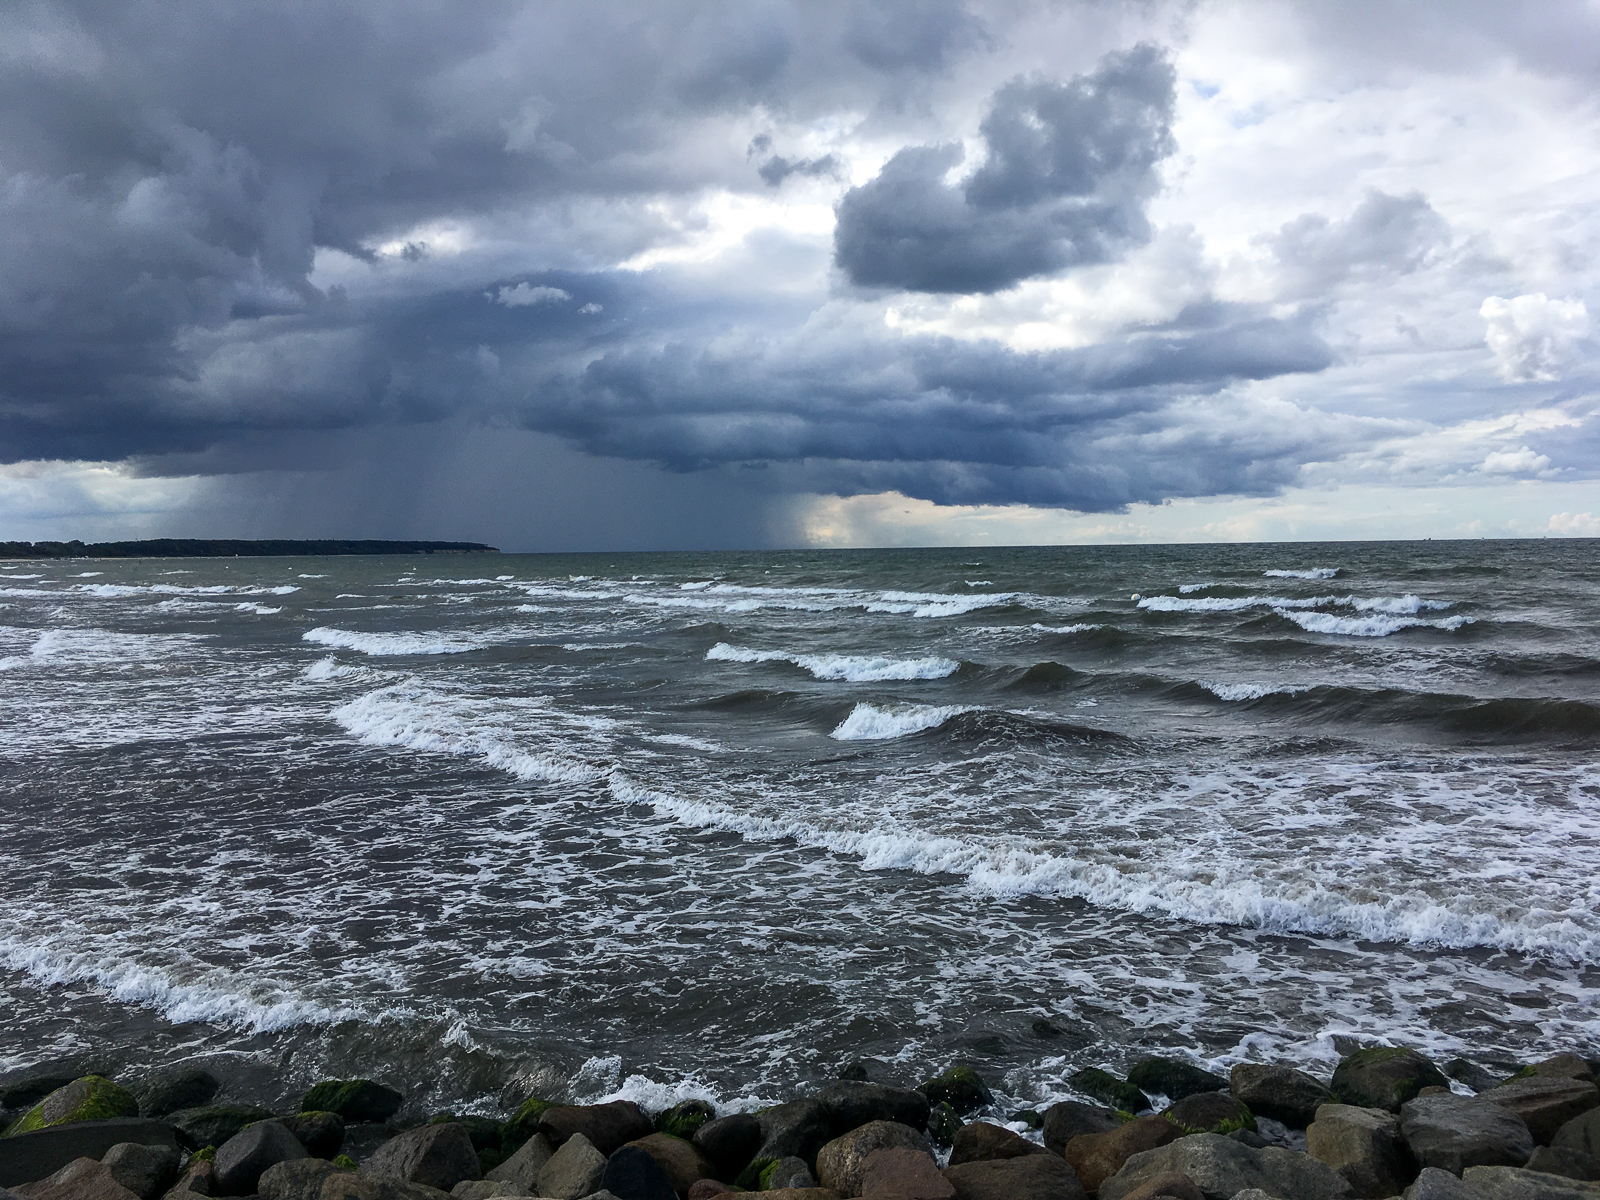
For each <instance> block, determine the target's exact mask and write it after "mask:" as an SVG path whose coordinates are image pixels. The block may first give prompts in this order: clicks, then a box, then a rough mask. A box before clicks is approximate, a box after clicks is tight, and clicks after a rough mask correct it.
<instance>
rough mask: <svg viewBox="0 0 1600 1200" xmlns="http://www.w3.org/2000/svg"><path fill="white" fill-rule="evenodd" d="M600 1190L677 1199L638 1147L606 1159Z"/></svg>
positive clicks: (652, 1199)
mask: <svg viewBox="0 0 1600 1200" xmlns="http://www.w3.org/2000/svg"><path fill="white" fill-rule="evenodd" d="M780 1165H781V1164H780ZM805 1166H806V1165H805V1163H801V1164H800V1169H801V1170H802V1171H804V1170H805ZM810 1177H811V1172H809V1171H806V1178H807V1179H809V1178H810ZM773 1186H774V1187H778V1186H782V1185H779V1184H774V1185H773ZM600 1190H601V1191H603V1192H610V1193H611V1194H612V1195H614V1196H618V1197H620V1198H621V1200H677V1192H676V1191H675V1190H674V1189H673V1186H672V1180H670V1179H668V1178H667V1173H666V1172H665V1171H664V1170H662V1169H661V1164H660V1163H658V1162H656V1160H655V1159H654V1157H652V1156H651V1155H650V1154H648V1153H647V1152H646V1151H644V1150H641V1149H640V1148H639V1147H638V1146H623V1147H621V1148H620V1149H618V1150H617V1152H616V1153H615V1154H613V1155H612V1156H611V1157H610V1158H609V1159H607V1160H606V1170H605V1174H604V1175H602V1176H601V1177H600Z"/></svg>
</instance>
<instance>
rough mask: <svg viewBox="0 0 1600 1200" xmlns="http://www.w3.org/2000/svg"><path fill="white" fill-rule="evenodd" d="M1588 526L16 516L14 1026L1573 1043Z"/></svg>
mask: <svg viewBox="0 0 1600 1200" xmlns="http://www.w3.org/2000/svg"><path fill="white" fill-rule="evenodd" d="M1597 748H1600V571H1597V569H1596V543H1594V542H1554V541H1538V542H1470V543H1468V542H1461V543H1427V544H1417V543H1405V544H1400V543H1375V544H1351V543H1344V544H1334V545H1329V544H1321V545H1303V546H1302V545H1275V546H1192V547H1119V548H1047V549H1017V550H972V549H964V550H948V551H946V550H939V551H927V550H918V551H829V552H788V553H744V554H671V555H669V554H600V555H572V556H555V555H459V556H457V555H450V556H445V555H434V556H409V557H397V558H317V559H227V560H222V559H191V560H181V559H169V560H138V561H109V560H107V561H90V560H78V561H71V562H67V561H52V562H45V563H3V564H0V798H3V806H4V813H5V819H6V831H5V835H4V837H3V838H0V872H3V878H4V879H5V881H6V883H5V889H4V894H5V902H4V905H3V906H0V1005H4V1006H5V1008H6V1010H7V1011H8V1013H9V1014H10V1019H9V1021H8V1022H7V1028H8V1033H9V1034H10V1036H9V1038H8V1039H7V1041H6V1042H5V1044H4V1045H3V1046H0V1077H5V1076H15V1075H18V1074H21V1073H25V1072H26V1071H28V1070H30V1069H33V1068H36V1067H39V1066H42V1065H48V1064H53V1063H60V1062H67V1063H75V1064H78V1065H94V1066H102V1067H107V1068H114V1069H120V1070H123V1071H132V1072H134V1073H135V1074H136V1073H137V1072H138V1071H139V1070H145V1069H151V1068H154V1067H156V1066H158V1065H161V1064H165V1063H172V1062H177V1061H182V1060H189V1059H196V1058H198V1059H203V1060H204V1061H205V1062H206V1063H207V1064H208V1065H210V1066H211V1067H212V1069H214V1070H217V1071H219V1072H220V1073H223V1074H224V1075H226V1076H227V1077H228V1078H229V1080H230V1086H231V1090H232V1091H234V1092H235V1093H236V1094H238V1095H241V1096H248V1095H252V1094H254V1095H257V1096H258V1097H259V1098H260V1099H263V1100H267V1101H269V1102H270V1101H274V1100H278V1099H281V1097H278V1096H276V1095H273V1094H270V1093H271V1092H272V1090H273V1089H276V1088H280V1087H282V1086H285V1081H288V1082H289V1083H290V1084H292V1085H293V1086H296V1087H298V1086H301V1085H303V1084H306V1083H309V1082H311V1081H312V1080H314V1079H316V1078H320V1077H325V1076H328V1075H339V1076H348V1075H352V1074H368V1075H372V1076H373V1077H375V1078H379V1079H385V1080H388V1081H391V1082H394V1083H395V1084H396V1085H397V1086H399V1087H401V1088H402V1090H404V1091H406V1092H408V1094H409V1095H410V1096H411V1097H412V1103H413V1104H414V1105H416V1106H418V1107H419V1110H420V1109H429V1110H436V1109H441V1108H445V1107H455V1108H457V1109H475V1110H478V1111H484V1112H491V1111H494V1110H495V1108H496V1106H497V1105H498V1104H499V1103H500V1102H501V1097H502V1095H503V1094H505V1095H511V1094H525V1093H526V1092H528V1091H533V1090H543V1091H544V1092H546V1093H547V1094H555V1093H561V1094H565V1095H569V1096H571V1097H573V1098H579V1099H593V1098H599V1097H601V1096H605V1095H610V1094H615V1093H618V1092H620V1093H622V1094H626V1095H630V1096H633V1097H634V1098H638V1099H641V1100H644V1101H646V1102H647V1103H653V1104H659V1103H664V1102H666V1101H667V1100H668V1099H670V1098H674V1097H682V1096H690V1095H702V1096H707V1097H710V1098H714V1099H716V1100H717V1101H719V1102H721V1103H725V1104H727V1103H732V1104H738V1103H745V1104H752V1103H755V1102H757V1101H760V1100H769V1099H774V1098H779V1097H782V1096H785V1095H787V1094H789V1093H790V1092H792V1091H793V1090H794V1089H795V1088H796V1087H797V1086H804V1085H806V1084H808V1083H812V1082H818V1081H821V1080H824V1079H827V1078H831V1077H833V1076H834V1075H835V1074H836V1073H837V1071H838V1069H839V1067H841V1066H842V1065H843V1064H845V1063H847V1062H849V1061H852V1060H855V1059H877V1060H880V1061H881V1062H882V1063H883V1064H884V1065H883V1066H881V1067H877V1068H874V1070H875V1071H880V1072H881V1073H883V1074H884V1075H885V1076H886V1077H892V1078H896V1079H898V1080H900V1081H902V1082H907V1083H914V1082H916V1081H918V1080H919V1079H921V1078H924V1077H926V1076H927V1075H928V1074H931V1073H933V1072H935V1071H937V1070H940V1069H942V1068H943V1067H945V1066H947V1065H948V1064H949V1063H950V1062H951V1061H953V1060H957V1059H960V1060H965V1061H969V1062H972V1063H973V1064H974V1065H976V1066H978V1067H979V1069H980V1070H981V1071H982V1072H983V1073H984V1075H985V1076H986V1078H988V1079H989V1080H990V1081H991V1083H993V1084H994V1085H996V1090H997V1091H999V1092H1001V1093H1002V1106H1004V1105H1013V1104H1029V1105H1031V1104H1036V1103H1043V1102H1047V1101H1049V1100H1051V1099H1053V1098H1056V1097H1059V1096H1061V1095H1065V1094H1066V1087H1065V1084H1064V1083H1063V1080H1064V1078H1065V1076H1067V1075H1069V1074H1071V1073H1072V1072H1073V1071H1074V1070H1076V1069H1078V1068H1080V1067H1084V1066H1094V1065H1103V1066H1109V1067H1112V1068H1121V1067H1124V1066H1125V1065H1126V1064H1127V1063H1128V1062H1129V1061H1131V1060H1132V1059H1135V1058H1138V1057H1141V1056H1143V1055H1145V1054H1148V1053H1151V1052H1174V1051H1176V1052H1179V1053H1182V1054H1186V1055H1189V1056H1191V1057H1194V1058H1195V1059H1196V1060H1197V1061H1201V1062H1204V1063H1207V1064H1210V1065H1212V1066H1213V1067H1218V1068H1225V1067H1226V1066H1227V1065H1228V1064H1230V1063H1232V1062H1236V1061H1241V1060H1244V1059H1258V1060H1259V1059H1271V1060H1280V1061H1287V1062H1298V1063H1301V1064H1303V1065H1308V1066H1310V1067H1311V1068H1312V1069H1313V1070H1315V1071H1317V1072H1318V1073H1324V1065H1325V1064H1331V1062H1332V1060H1334V1059H1335V1058H1336V1057H1337V1056H1338V1054H1339V1053H1340V1050H1341V1049H1342V1048H1346V1047H1348V1046H1349V1045H1350V1044H1352V1043H1355V1042H1370V1041H1375V1040H1386V1041H1389V1042H1393V1043H1397V1044H1398V1043H1404V1044H1410V1045H1415V1046H1418V1047H1419V1048H1422V1049H1424V1050H1425V1051H1427V1052H1429V1053H1430V1054H1433V1055H1435V1056H1436V1057H1439V1058H1448V1057H1453V1056H1455V1055H1457V1054H1464V1055H1466V1056H1467V1057H1469V1058H1474V1059H1476V1060H1478V1061H1480V1062H1486V1063H1493V1062H1504V1063H1510V1062H1514V1061H1517V1060H1524V1059H1527V1058H1528V1057H1530V1056H1532V1055H1535V1054H1539V1053H1543V1052H1547V1051H1551V1050H1556V1049H1575V1050H1578V1051H1580V1052H1583V1053H1586V1054H1588V1055H1590V1056H1591V1057H1593V1056H1595V1055H1596V1054H1597V1053H1600V915H1597V913H1600V873H1597V871H1596V863H1597V862H1600V760H1597V756H1596V751H1597Z"/></svg>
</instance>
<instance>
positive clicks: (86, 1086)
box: [6, 1075, 139, 1137]
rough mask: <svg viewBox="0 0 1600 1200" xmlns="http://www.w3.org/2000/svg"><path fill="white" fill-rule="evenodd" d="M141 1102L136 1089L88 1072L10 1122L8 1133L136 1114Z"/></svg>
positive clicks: (8, 1134) (9, 1135)
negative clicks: (129, 1089)
mask: <svg viewBox="0 0 1600 1200" xmlns="http://www.w3.org/2000/svg"><path fill="white" fill-rule="evenodd" d="M138 1115H139V1102H138V1101H137V1100H135V1099H134V1098H133V1093H132V1092H130V1091H128V1089H127V1088H125V1087H122V1086H120V1085H119V1084H115V1083H112V1082H111V1080H109V1079H107V1078H106V1077H105V1076H104V1075H85V1076H84V1077H83V1078H82V1079H74V1080H73V1081H72V1082H71V1083H69V1084H67V1086H66V1087H63V1088H57V1089H56V1090H55V1091H53V1092H51V1093H50V1094H49V1095H48V1096H46V1097H45V1098H44V1099H43V1100H41V1101H39V1103H38V1104H35V1105H34V1106H33V1107H32V1108H30V1109H29V1110H28V1111H27V1112H25V1113H23V1114H22V1115H21V1116H20V1117H18V1118H17V1119H16V1120H15V1121H13V1122H12V1123H11V1126H10V1128H8V1129H7V1130H6V1136H7V1137H12V1136H14V1135H15V1134H19V1133H32V1132H33V1131H34V1130H36V1129H48V1128H50V1127H51V1126H52V1125H66V1124H69V1123H70V1122H73V1121H106V1120H110V1119H112V1118H114V1117H136V1116H138Z"/></svg>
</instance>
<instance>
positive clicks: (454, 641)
mask: <svg viewBox="0 0 1600 1200" xmlns="http://www.w3.org/2000/svg"><path fill="white" fill-rule="evenodd" d="M300 638H301V640H302V641H307V642H315V643H316V644H317V645H319V646H331V647H332V648H334V649H335V650H359V651H360V652H361V653H362V654H370V655H374V656H384V655H402V654H465V653H467V651H469V650H481V649H482V648H483V647H484V645H486V644H487V643H485V642H483V641H481V640H478V639H474V638H467V637H463V636H461V635H460V634H452V633H357V632H355V631H353V630H349V629H332V628H329V627H328V626H324V625H319V626H318V627H317V628H315V629H308V630H306V632H304V633H302V634H301V635H300Z"/></svg>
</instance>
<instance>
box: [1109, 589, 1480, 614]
mask: <svg viewBox="0 0 1600 1200" xmlns="http://www.w3.org/2000/svg"><path fill="white" fill-rule="evenodd" d="M1179 590H1182V589H1179ZM1137 607H1139V608H1142V609H1145V610H1147V611H1149V612H1192V613H1207V612H1244V611H1245V610H1247V609H1251V608H1270V609H1272V610H1273V611H1274V612H1279V613H1284V614H1287V613H1288V612H1290V611H1295V610H1311V609H1318V608H1349V609H1354V610H1355V611H1356V612H1372V613H1388V614H1393V615H1402V616H1412V615H1415V614H1417V613H1419V612H1440V611H1443V610H1444V609H1448V608H1454V607H1455V601H1453V600H1424V599H1423V598H1422V597H1421V596H1418V595H1415V594H1413V593H1407V594H1406V595H1404V596H1195V597H1188V598H1185V597H1181V596H1142V597H1140V598H1139V601H1138V604H1137Z"/></svg>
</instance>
